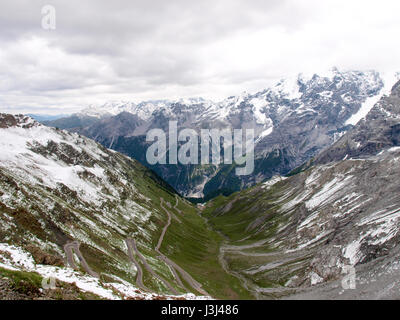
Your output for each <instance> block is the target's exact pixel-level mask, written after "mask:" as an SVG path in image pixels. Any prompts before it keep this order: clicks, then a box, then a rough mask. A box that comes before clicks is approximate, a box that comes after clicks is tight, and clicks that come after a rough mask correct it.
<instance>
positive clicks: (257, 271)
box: [203, 83, 400, 299]
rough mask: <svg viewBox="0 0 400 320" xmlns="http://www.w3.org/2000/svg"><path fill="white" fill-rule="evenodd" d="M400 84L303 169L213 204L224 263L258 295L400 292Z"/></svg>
mask: <svg viewBox="0 0 400 320" xmlns="http://www.w3.org/2000/svg"><path fill="white" fill-rule="evenodd" d="M399 87H400V83H398V84H396V85H395V86H394V87H393V90H392V93H391V94H390V95H389V96H386V97H384V98H382V99H381V100H380V101H379V102H378V103H377V104H376V105H375V106H374V107H373V108H372V110H371V111H370V113H369V114H368V116H367V117H366V118H365V120H362V121H361V122H359V123H358V124H357V125H356V126H355V127H354V128H353V129H352V130H350V131H349V132H348V133H347V134H345V135H344V136H343V137H342V138H341V139H339V140H338V141H337V142H336V143H335V144H334V145H333V146H332V147H330V148H328V149H327V150H325V151H324V152H322V153H321V154H320V155H319V156H317V157H316V159H315V161H314V162H312V163H311V164H308V166H305V167H303V168H302V170H297V172H294V173H293V175H291V176H290V177H287V178H280V177H276V178H274V179H272V180H270V181H268V182H266V183H262V184H259V185H257V186H255V187H253V188H251V189H249V190H246V191H242V192H239V193H237V194H234V195H232V196H230V197H228V198H223V197H219V198H216V199H214V200H213V201H211V202H210V203H208V204H207V206H206V208H205V209H204V213H203V214H204V215H205V216H207V217H208V218H209V220H210V222H211V223H212V224H213V225H214V227H215V228H216V229H218V230H219V231H220V232H221V234H223V235H225V237H226V243H225V246H224V247H223V248H222V250H221V256H220V259H221V261H222V262H223V265H224V266H225V268H226V270H227V271H228V272H231V274H233V275H235V276H236V277H238V278H239V279H240V280H241V281H242V282H243V283H244V285H245V286H246V287H247V288H248V289H249V290H250V291H252V292H253V294H254V295H255V296H256V297H258V298H282V297H289V298H310V299H321V298H322V299H323V298H327V299H341V298H352V299H362V298H378V299H385V298H386V299H387V298H395V299H398V298H399V297H400V293H399V291H398V280H397V279H398V275H399V272H400V269H399V265H398V262H397V261H398V259H399V250H398V244H399V241H400V197H399V194H400V185H399V179H400V167H399V161H400V143H399V135H398V130H397V128H398V126H399V125H400V100H399V97H400V92H399ZM295 173H297V174H295ZM352 267H354V268H355V285H356V288H355V289H353V290H344V289H343V287H342V285H341V284H342V281H343V277H344V276H345V275H344V274H343V273H346V272H348V270H351V268H352ZM346 270H347V271H346ZM346 289H348V288H346Z"/></svg>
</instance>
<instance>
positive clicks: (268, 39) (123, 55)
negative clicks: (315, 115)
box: [0, 0, 400, 112]
mask: <svg viewBox="0 0 400 320" xmlns="http://www.w3.org/2000/svg"><path fill="white" fill-rule="evenodd" d="M46 4H51V5H53V6H54V7H55V8H56V13H57V29H56V30H55V31H46V30H43V29H42V28H41V8H42V6H43V5H46ZM398 9H400V8H399V4H398V2H397V1H395V0H393V1H392V0H388V1H386V2H385V4H382V3H379V2H376V1H370V0H366V1H361V0H355V1H352V2H351V3H349V2H348V1H344V0H326V1H323V2H322V1H318V0H302V1H297V0H285V1H281V0H270V1H265V0H251V1H245V0H220V1H211V0H202V1H188V0H171V1H165V0H151V1H138V0H136V1H128V0H126V1H123V0H116V1H106V0H86V1H81V2H78V1H61V0H52V1H48V0H43V1H42V0H12V1H11V0H3V1H2V2H1V4H0V30H1V32H0V70H1V73H0V95H1V96H2V100H0V108H2V109H5V108H8V109H9V108H10V107H9V106H10V105H13V106H14V107H15V108H17V107H18V108H20V109H18V110H21V108H26V107H27V106H29V105H31V106H32V107H35V108H38V107H40V105H42V106H43V111H44V112H46V109H47V108H50V109H51V110H52V112H53V111H54V110H56V108H57V106H59V108H60V110H63V111H64V109H65V108H73V109H74V110H75V109H76V108H78V106H79V105H80V104H84V103H86V102H90V101H92V100H93V101H98V100H101V99H108V98H114V99H115V98H118V97H120V98H121V99H135V100H136V101H138V100H141V99H145V98H146V99H147V98H170V97H175V96H179V95H188V94H190V95H199V94H205V95H206V96H205V98H215V99H219V98H222V97H224V96H225V95H226V96H228V95H232V94H237V93H239V92H240V91H243V90H257V89H262V87H263V86H266V85H268V84H269V83H272V82H273V81H274V80H277V79H280V78H281V77H284V76H286V75H288V74H293V73H297V72H302V71H306V72H307V71H312V72H318V69H320V68H325V67H331V66H333V65H336V66H338V67H339V68H340V67H343V68H368V69H370V68H378V69H380V70H384V71H388V70H393V71H396V70H398V69H397V68H399V67H400V65H399V63H398V62H397V60H396V57H398V55H399V54H400V49H399V48H398V46H397V44H396V42H395V41H394V40H393V39H394V38H395V37H396V36H397V35H398V34H399V31H400V23H399V22H398V17H397V13H396V12H398ZM385 54H386V55H387V58H386V59H384V58H383V56H384V55H385ZM236 90H238V91H239V92H238V91H236ZM36 111H37V110H36Z"/></svg>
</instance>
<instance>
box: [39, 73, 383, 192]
mask: <svg viewBox="0 0 400 320" xmlns="http://www.w3.org/2000/svg"><path fill="white" fill-rule="evenodd" d="M383 87H384V83H383V80H382V79H381V77H380V75H379V74H378V73H377V72H374V71H369V72H359V71H348V72H340V71H339V70H337V69H333V70H332V72H331V73H330V74H328V75H323V76H319V75H313V76H311V77H306V76H303V75H299V76H298V77H295V78H293V79H285V80H282V81H280V82H279V83H278V84H277V85H276V86H274V87H271V88H269V89H266V90H264V91H261V92H258V93H256V94H247V93H244V94H242V95H240V96H237V97H229V98H228V99H225V100H224V101H222V102H219V103H213V102H211V101H207V100H203V99H192V100H187V101H186V100H180V101H153V102H143V103H141V104H137V105H136V104H133V103H107V104H105V105H104V106H91V107H90V108H88V109H86V110H84V112H83V113H82V114H80V115H75V116H74V118H73V119H72V118H67V119H64V120H59V121H58V122H48V123H46V124H48V125H52V126H58V127H60V128H66V129H69V130H72V131H76V132H79V133H81V134H83V135H85V136H88V137H90V138H93V139H95V140H96V141H98V142H100V143H101V144H102V145H104V146H106V147H108V148H112V149H114V150H117V151H120V152H122V153H124V154H126V155H128V156H130V157H133V158H135V159H137V160H139V161H140V162H141V163H142V164H144V165H145V166H148V167H151V168H152V169H153V170H154V171H155V172H157V173H158V174H159V175H160V176H161V177H162V178H163V179H165V180H166V181H167V182H168V183H169V184H171V186H173V187H174V188H175V189H176V190H177V191H178V192H179V193H180V194H182V195H184V196H187V197H210V196H212V195H216V194H218V193H219V192H221V191H222V190H225V192H228V193H229V192H233V191H238V190H240V189H243V188H245V187H249V186H252V185H254V184H256V183H258V182H260V181H263V180H265V179H268V178H271V177H272V176H273V175H275V174H287V173H288V172H290V171H291V170H292V169H294V168H296V167H297V166H299V165H300V164H302V163H303V162H305V161H307V160H309V159H310V158H311V157H313V156H315V155H317V154H318V153H319V152H320V151H321V150H322V149H324V148H326V147H328V146H330V145H331V144H332V143H333V142H334V141H335V140H336V139H338V138H339V137H340V136H341V135H343V134H344V133H345V132H346V131H347V130H348V129H349V128H350V127H351V126H352V124H354V123H353V122H354V121H356V120H357V119H359V118H360V117H362V115H360V112H361V111H362V109H363V105H364V104H365V103H369V104H370V103H371V101H372V100H371V99H378V98H379V96H380V94H381V93H382V90H383ZM118 112H120V113H118ZM361 113H362V112H361ZM77 118H78V119H86V120H79V121H78V120H77ZM88 119H90V120H88ZM354 119H356V120H354ZM169 120H176V121H178V127H179V129H183V128H193V129H196V130H200V129H202V128H215V129H222V128H231V129H232V128H233V129H237V128H243V129H246V128H247V129H249V128H251V129H254V130H255V135H256V149H255V155H256V162H255V171H254V173H253V174H252V175H250V176H246V177H237V176H236V175H235V173H234V172H235V170H232V168H233V166H234V165H220V166H218V167H215V166H201V165H191V166H182V165H155V166H150V165H149V164H148V163H147V161H146V159H145V151H146V150H147V148H148V146H149V145H148V144H147V143H145V134H146V132H147V131H148V130H149V129H152V128H161V129H163V130H165V131H167V130H168V121H169ZM63 121H64V123H63ZM80 121H81V122H82V123H80ZM85 121H90V123H85ZM71 122H72V124H71Z"/></svg>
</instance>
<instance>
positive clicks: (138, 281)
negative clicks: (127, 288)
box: [125, 239, 149, 291]
mask: <svg viewBox="0 0 400 320" xmlns="http://www.w3.org/2000/svg"><path fill="white" fill-rule="evenodd" d="M125 243H126V246H127V247H128V256H129V259H131V261H132V262H133V264H134V265H135V266H136V270H137V275H136V285H137V286H138V287H139V288H142V289H143V290H145V291H149V289H148V288H147V287H146V286H145V285H144V284H143V269H142V267H141V266H140V264H139V262H137V261H136V259H135V256H134V255H133V251H135V252H136V254H137V248H136V243H135V240H133V239H126V240H125Z"/></svg>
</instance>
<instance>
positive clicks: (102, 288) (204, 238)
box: [0, 114, 248, 299]
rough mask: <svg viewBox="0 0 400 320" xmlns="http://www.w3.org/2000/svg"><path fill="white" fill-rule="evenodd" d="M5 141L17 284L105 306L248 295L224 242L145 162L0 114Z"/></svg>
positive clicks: (8, 247)
mask: <svg viewBox="0 0 400 320" xmlns="http://www.w3.org/2000/svg"><path fill="white" fill-rule="evenodd" d="M0 136H1V140H0V221H1V223H0V274H1V275H4V276H6V278H7V277H9V279H10V281H11V279H13V277H20V276H21V275H23V274H27V277H28V279H33V280H32V281H33V283H35V284H36V285H37V282H38V281H39V280H38V279H41V278H42V277H55V278H56V279H58V282H59V283H73V282H74V283H75V284H76V286H77V290H78V292H79V291H82V292H86V293H88V292H89V293H92V294H94V295H96V296H98V297H100V298H105V299H121V298H132V299H142V298H145V299H157V298H160V297H159V295H162V296H163V297H164V296H168V297H171V298H174V299H176V298H182V299H193V298H195V296H194V295H193V294H195V295H197V296H199V295H201V296H203V295H207V296H208V295H211V296H213V297H218V298H239V297H247V296H248V294H247V293H246V291H245V290H244V289H243V288H241V286H240V283H239V282H238V281H237V280H236V279H235V278H233V277H231V276H229V275H228V274H226V273H225V272H224V271H223V270H222V269H221V267H220V266H219V265H218V261H217V256H218V246H219V242H220V241H221V239H220V237H219V236H218V235H217V234H216V233H215V232H213V231H212V230H210V229H208V227H207V225H206V223H205V221H204V220H203V219H202V218H201V217H200V216H199V215H198V214H197V212H196V208H195V207H193V206H192V205H190V204H189V203H187V202H186V201H184V200H183V199H181V198H179V197H178V196H177V194H175V193H174V191H173V189H171V188H170V187H169V186H168V185H167V184H166V183H165V182H163V181H162V180H161V179H160V178H159V177H158V176H156V175H155V174H154V173H153V172H151V171H149V170H148V169H146V168H145V167H143V166H142V165H140V164H139V163H138V162H137V161H135V160H132V159H130V158H128V157H126V156H124V155H122V154H119V153H116V152H114V151H111V150H108V149H106V148H104V147H102V146H101V145H100V144H98V143H96V142H94V141H93V140H90V139H88V138H85V137H82V136H80V135H78V134H75V133H69V132H67V131H62V130H59V129H54V128H49V127H45V126H43V125H40V124H39V123H37V122H36V121H34V120H32V119H31V118H29V117H26V116H23V115H15V116H14V115H7V114H0ZM171 218H172V220H171ZM10 272H15V273H16V274H11V273H10ZM24 272H25V273H24ZM27 281H28V280H27ZM216 283H218V284H216ZM4 285H5V286H7V284H4ZM59 289H60V288H59ZM60 290H61V289H60ZM71 290H72V289H71ZM189 293H190V294H189ZM76 295H78V294H76ZM39 297H40V295H39Z"/></svg>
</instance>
